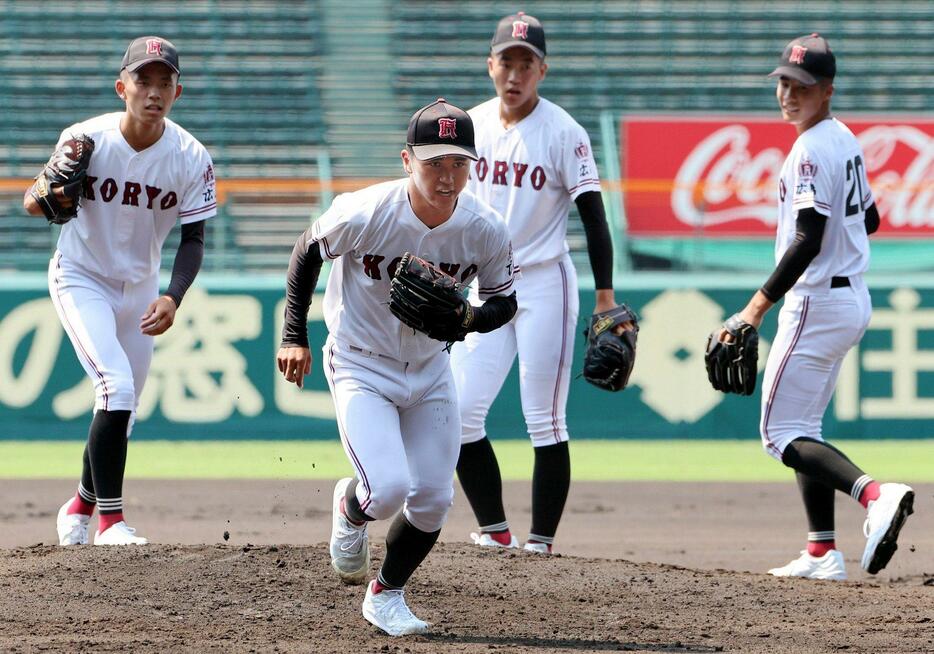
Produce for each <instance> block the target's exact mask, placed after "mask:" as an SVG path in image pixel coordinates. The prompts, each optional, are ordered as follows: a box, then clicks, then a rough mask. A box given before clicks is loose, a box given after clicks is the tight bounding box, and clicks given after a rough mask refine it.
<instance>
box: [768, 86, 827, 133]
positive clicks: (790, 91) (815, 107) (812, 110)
mask: <svg viewBox="0 0 934 654" xmlns="http://www.w3.org/2000/svg"><path fill="white" fill-rule="evenodd" d="M831 95H833V84H830V83H818V84H812V85H810V86H808V85H806V84H802V83H801V82H799V81H797V80H793V79H791V78H789V77H780V78H779V80H778V84H777V85H776V87H775V97H776V98H777V99H778V106H779V108H780V109H781V110H782V120H784V121H785V122H786V123H791V124H792V125H794V126H795V127H796V128H797V130H798V133H799V134H800V133H801V132H804V131H805V130H807V129H809V128H811V127H813V126H814V125H816V124H817V123H819V122H820V121H822V120H823V119H824V118H826V117H827V116H828V115H829V114H830V96H831Z"/></svg>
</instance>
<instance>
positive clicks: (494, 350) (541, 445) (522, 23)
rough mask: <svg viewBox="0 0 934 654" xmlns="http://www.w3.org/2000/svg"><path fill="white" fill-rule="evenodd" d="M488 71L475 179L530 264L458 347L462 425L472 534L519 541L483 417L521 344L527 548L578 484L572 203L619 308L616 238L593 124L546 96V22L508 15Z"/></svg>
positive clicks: (601, 292) (554, 524)
mask: <svg viewBox="0 0 934 654" xmlns="http://www.w3.org/2000/svg"><path fill="white" fill-rule="evenodd" d="M487 69H488V72H489V76H490V78H491V79H492V80H493V86H494V88H495V90H496V97H495V98H493V99H491V100H489V101H487V102H484V103H483V104H480V105H478V106H476V107H474V108H473V109H471V110H470V112H469V113H470V116H471V118H473V120H474V124H475V125H476V129H477V154H478V156H479V159H478V160H477V163H476V164H475V166H474V170H473V172H472V174H471V182H470V187H469V188H470V190H471V191H473V192H474V193H476V194H477V195H478V196H479V197H480V198H481V199H483V200H484V201H486V202H488V203H489V204H490V205H491V206H492V207H493V208H494V209H496V210H497V211H499V212H500V213H501V214H502V215H503V217H504V218H505V219H506V222H507V223H508V225H509V233H510V234H511V236H512V243H513V246H514V247H515V248H516V260H517V261H518V263H519V266H520V267H521V276H520V278H519V279H517V280H516V292H517V298H518V302H519V309H518V312H517V313H516V317H515V319H514V320H513V321H512V322H510V323H509V324H508V325H507V326H506V327H505V328H503V329H500V330H497V331H496V332H493V333H490V334H470V335H469V336H468V337H467V339H466V340H465V341H464V342H463V343H458V344H455V346H454V349H453V351H452V366H453V369H454V380H455V383H456V384H457V394H458V402H459V403H460V409H461V423H462V429H463V437H462V445H461V452H460V459H459V461H458V464H457V476H458V478H459V479H460V482H461V486H462V487H463V489H464V494H465V495H466V496H467V499H468V500H469V502H470V505H471V507H472V508H473V512H474V514H475V516H476V518H477V522H478V523H479V529H478V533H473V534H471V537H472V538H473V540H474V542H476V543H477V544H479V545H483V546H491V547H517V546H518V539H517V538H516V537H515V536H513V535H512V532H511V531H510V528H509V523H508V521H507V520H506V513H505V510H504V508H503V498H502V480H501V477H500V471H499V464H498V462H497V460H496V455H495V454H494V452H493V448H492V446H491V444H490V441H489V439H488V438H487V433H486V429H485V422H486V416H487V413H488V412H489V409H490V405H491V404H492V403H493V400H495V399H496V396H497V394H498V393H499V391H500V389H501V388H502V385H503V382H504V381H505V379H506V375H507V374H508V373H509V370H510V368H511V367H512V364H513V361H514V360H515V358H516V355H517V354H518V357H519V385H520V392H521V397H522V411H523V414H524V416H525V422H526V426H527V429H528V434H529V437H530V438H531V440H532V445H533V448H534V451H535V465H534V471H533V476H532V525H531V529H530V532H529V535H528V539H527V540H526V542H525V549H526V550H529V551H532V552H539V553H550V552H551V550H552V543H553V541H554V537H555V532H556V531H557V528H558V522H559V521H560V520H561V515H562V513H563V511H564V504H565V500H566V499H567V494H568V489H569V488H570V483H571V465H570V456H569V453H568V443H567V441H568V430H567V424H566V420H565V409H566V405H567V398H568V387H569V382H570V378H571V360H572V358H573V350H574V335H575V330H576V328H575V326H576V324H577V316H578V295H577V273H576V271H575V270H574V266H573V264H572V263H571V258H570V256H569V255H568V244H567V240H566V235H567V221H568V211H569V209H570V205H571V202H574V203H575V204H576V205H577V207H578V209H579V211H580V215H581V220H582V221H583V223H584V229H585V232H586V236H587V250H588V254H589V256H590V265H591V268H592V269H593V275H594V281H595V285H596V289H597V291H596V300H597V301H596V308H595V312H601V311H606V310H610V309H613V308H614V307H615V306H616V301H615V299H614V294H613V279H612V271H613V246H612V242H611V240H610V233H609V228H608V226H607V222H606V215H605V213H604V208H603V199H602V198H601V195H600V179H599V177H598V174H597V165H596V162H595V161H594V157H593V152H592V151H591V147H590V139H589V137H588V136H587V132H586V131H584V129H583V128H582V127H581V126H580V125H578V124H577V122H575V121H574V119H573V118H572V117H571V116H570V115H568V113H567V112H566V111H564V110H563V109H562V108H561V107H559V106H557V105H555V104H554V103H552V102H549V101H548V100H546V99H545V98H542V97H539V95H538V85H539V83H540V82H541V81H542V80H543V79H544V78H545V74H546V72H547V70H548V65H547V64H546V63H545V31H544V29H543V28H542V24H541V23H540V22H539V21H538V20H537V19H536V18H534V17H533V16H528V15H525V14H523V13H521V12H520V13H518V14H515V15H511V16H506V17H505V18H503V19H502V20H500V21H499V24H498V25H497V27H496V32H495V34H494V35H493V39H492V46H491V51H490V54H489V57H488V58H487ZM627 326H631V323H630V322H627Z"/></svg>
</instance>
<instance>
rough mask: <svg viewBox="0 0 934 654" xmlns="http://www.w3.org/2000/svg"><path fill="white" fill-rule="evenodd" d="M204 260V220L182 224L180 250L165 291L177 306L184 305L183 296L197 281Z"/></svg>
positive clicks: (176, 255) (176, 254)
mask: <svg viewBox="0 0 934 654" xmlns="http://www.w3.org/2000/svg"><path fill="white" fill-rule="evenodd" d="M203 260H204V221H203V220H199V221H198V222H194V223H188V224H187V225H182V240H181V242H180V243H179V244H178V252H176V253H175V263H174V264H173V265H172V277H171V279H170V280H169V288H168V289H167V290H166V291H165V295H168V296H169V297H170V298H172V300H173V301H174V302H175V306H176V307H180V306H182V298H183V297H185V293H186V292H187V291H188V289H189V288H190V287H191V284H192V282H194V281H195V277H196V276H197V275H198V271H199V270H201V262H202V261H203Z"/></svg>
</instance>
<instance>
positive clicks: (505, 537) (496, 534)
mask: <svg viewBox="0 0 934 654" xmlns="http://www.w3.org/2000/svg"><path fill="white" fill-rule="evenodd" d="M484 533H485V534H487V535H488V536H489V537H490V538H492V539H493V540H495V541H496V542H497V543H499V544H500V545H505V546H506V547H508V546H509V545H510V544H511V543H512V532H511V531H509V530H508V529H507V530H506V531H487V532H484Z"/></svg>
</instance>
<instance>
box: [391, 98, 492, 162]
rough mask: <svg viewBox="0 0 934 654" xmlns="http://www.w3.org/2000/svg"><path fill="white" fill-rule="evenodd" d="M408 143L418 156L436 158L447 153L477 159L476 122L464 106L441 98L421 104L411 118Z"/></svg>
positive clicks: (406, 142)
mask: <svg viewBox="0 0 934 654" xmlns="http://www.w3.org/2000/svg"><path fill="white" fill-rule="evenodd" d="M405 144H406V145H407V146H409V147H410V148H412V152H413V153H414V154H415V158H416V159H420V160H423V161H424V160H426V159H437V158H438V157H445V156H448V155H455V156H462V157H469V158H470V159H473V160H474V161H476V160H477V149H476V147H474V136H473V121H472V120H471V119H470V116H468V115H467V112H466V111H464V110H463V109H460V108H458V107H455V106H454V105H453V104H449V103H448V101H447V100H445V99H444V98H438V99H437V100H435V101H434V102H432V103H431V104H430V105H427V106H425V107H422V108H421V109H419V110H418V111H416V112H415V114H414V115H413V116H412V119H411V120H410V121H409V131H408V134H407V135H406V138H405Z"/></svg>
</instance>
